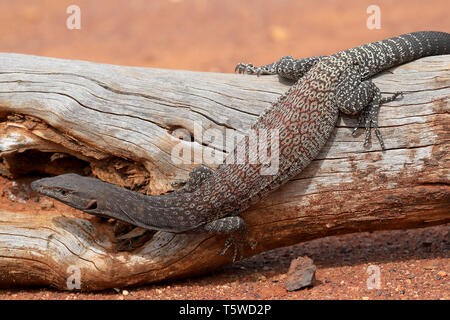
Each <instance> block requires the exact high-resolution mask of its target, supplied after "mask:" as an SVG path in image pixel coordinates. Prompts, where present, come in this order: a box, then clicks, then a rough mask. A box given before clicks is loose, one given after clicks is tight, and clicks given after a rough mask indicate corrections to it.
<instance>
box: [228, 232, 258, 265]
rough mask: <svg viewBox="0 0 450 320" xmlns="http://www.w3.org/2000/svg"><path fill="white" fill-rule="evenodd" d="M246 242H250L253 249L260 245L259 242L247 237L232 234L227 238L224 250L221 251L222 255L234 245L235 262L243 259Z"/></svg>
mask: <svg viewBox="0 0 450 320" xmlns="http://www.w3.org/2000/svg"><path fill="white" fill-rule="evenodd" d="M246 244H248V245H249V246H250V248H251V249H255V248H256V246H257V245H258V242H257V241H256V240H253V239H248V238H246V237H242V236H233V235H230V236H229V237H228V238H227V239H226V240H225V247H224V248H223V249H222V251H220V255H222V256H223V255H224V254H225V253H226V252H227V251H228V249H229V248H230V247H231V246H233V262H237V261H239V260H242V259H243V258H244V246H245V245H246ZM236 258H237V259H236Z"/></svg>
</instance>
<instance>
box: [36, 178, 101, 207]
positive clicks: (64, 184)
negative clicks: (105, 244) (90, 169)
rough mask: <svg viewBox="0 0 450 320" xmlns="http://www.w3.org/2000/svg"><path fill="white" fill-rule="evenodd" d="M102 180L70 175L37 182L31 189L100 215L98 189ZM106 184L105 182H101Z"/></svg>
mask: <svg viewBox="0 0 450 320" xmlns="http://www.w3.org/2000/svg"><path fill="white" fill-rule="evenodd" d="M99 181H100V180H97V179H93V178H88V177H83V176H79V175H77V174H73V173H68V174H62V175H59V176H55V177H50V178H43V179H39V180H35V181H33V182H32V183H31V188H32V189H33V190H34V191H36V192H39V193H40V194H43V195H46V196H49V197H51V198H54V199H56V200H58V201H61V202H63V203H65V204H67V205H69V206H71V207H73V208H76V209H79V210H82V211H85V212H88V213H96V214H99V213H100V212H99V211H100V210H99V208H98V207H99V203H98V201H99V199H98V198H97V197H99V194H98V189H96V188H95V186H96V184H97V183H98V182H99ZM100 183H104V182H100Z"/></svg>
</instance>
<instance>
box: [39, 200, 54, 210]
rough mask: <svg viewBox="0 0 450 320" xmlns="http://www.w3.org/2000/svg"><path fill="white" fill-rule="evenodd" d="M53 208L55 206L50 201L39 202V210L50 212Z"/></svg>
mask: <svg viewBox="0 0 450 320" xmlns="http://www.w3.org/2000/svg"><path fill="white" fill-rule="evenodd" d="M54 206H55V205H54V204H53V201H51V200H47V199H42V201H41V209H44V210H50V209H51V208H53V207H54Z"/></svg>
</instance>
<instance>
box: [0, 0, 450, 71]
mask: <svg viewBox="0 0 450 320" xmlns="http://www.w3.org/2000/svg"><path fill="white" fill-rule="evenodd" d="M71 4H75V5H78V6H79V7H80V9H81V29H80V30H69V29H68V28H67V27H66V20H67V18H68V17H69V14H68V13H66V9H67V7H68V6H69V5H71ZM373 4H375V5H378V6H379V7H380V9H381V29H379V30H369V29H368V28H367V27H366V20H367V18H368V17H369V14H367V13H366V9H367V7H368V6H369V5H373ZM449 11H450V10H449V2H448V1H447V0H428V1H423V0H409V1H406V0H396V1H387V0H386V1H374V0H370V1H367V0H350V1H337V0H322V1H311V0H304V1H301V0H245V1H243V0H227V1H223V0H128V1H123V0H95V1H94V0H91V1H88V0H77V1H74V0H70V1H69V0H59V1H54V0H15V1H11V0H0V51H3V52H16V53H27V54H36V55H43V56H51V57H60V58H67V59H83V60H90V61H96V62H104V63H112V64H121V65H134V66H147V67H159V68H176V69H188V70H202V71H220V72H232V71H233V68H234V66H235V64H236V63H237V62H239V61H244V62H248V61H251V62H252V63H255V64H266V63H269V62H272V61H274V60H277V59H278V58H279V57H281V56H283V55H288V54H291V55H293V56H295V57H304V56H311V55H318V54H329V53H333V52H336V51H339V50H342V49H346V48H349V47H353V46H356V45H359V44H362V43H366V42H371V41H375V40H380V39H382V38H386V37H389V36H393V35H397V34H401V33H406V32H411V31H418V30H440V31H447V32H448V31H450V19H449Z"/></svg>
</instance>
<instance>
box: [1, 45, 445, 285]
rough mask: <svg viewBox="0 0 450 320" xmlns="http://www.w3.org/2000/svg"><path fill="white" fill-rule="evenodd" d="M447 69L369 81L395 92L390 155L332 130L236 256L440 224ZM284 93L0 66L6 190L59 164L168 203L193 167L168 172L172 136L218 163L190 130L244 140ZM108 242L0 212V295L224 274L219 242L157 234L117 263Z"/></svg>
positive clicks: (385, 123) (258, 212) (152, 72)
mask: <svg viewBox="0 0 450 320" xmlns="http://www.w3.org/2000/svg"><path fill="white" fill-rule="evenodd" d="M449 68H450V56H438V57H428V58H424V59H421V60H418V61H415V62H412V63H409V64H407V65H404V66H400V67H397V68H395V69H392V70H390V71H389V72H386V73H384V74H383V75H381V76H379V77H377V78H376V80H375V82H376V84H378V85H379V86H380V88H381V89H382V91H383V93H392V92H394V91H403V92H405V94H404V98H403V99H402V100H398V101H395V102H392V103H389V104H387V105H384V106H383V107H382V109H381V113H380V126H381V132H382V134H383V136H384V139H385V143H386V147H387V150H386V151H385V152H381V151H380V148H379V145H378V144H377V143H373V145H372V147H371V148H370V149H364V148H363V146H362V141H363V135H362V134H361V135H359V136H358V137H357V138H354V137H352V136H351V128H352V127H353V126H354V124H355V123H356V121H355V119H349V118H345V117H344V118H343V119H341V120H340V121H339V126H338V128H337V129H336V130H335V132H334V134H333V136H332V138H331V139H330V141H329V143H328V144H327V145H326V147H325V148H324V150H323V151H322V152H321V153H320V155H319V157H318V159H317V160H315V161H314V162H313V163H312V164H311V165H310V166H309V167H308V168H307V170H305V171H304V172H303V173H302V174H301V175H299V176H298V177H296V178H295V179H293V180H292V181H291V182H289V183H288V184H287V185H285V186H284V187H282V188H281V189H280V190H278V191H276V192H275V193H273V194H272V195H270V196H269V197H268V198H267V199H265V200H263V201H262V202H260V203H259V204H258V205H257V206H255V207H252V208H251V209H250V210H247V211H246V212H245V213H244V214H243V217H244V219H245V220H246V221H247V223H248V225H249V230H250V236H251V237H252V238H253V239H255V240H257V241H258V246H257V248H256V250H254V251H251V250H250V249H248V250H247V251H246V254H247V255H252V254H255V253H258V252H261V251H264V250H269V249H272V248H276V247H280V246H286V245H290V244H294V243H298V242H301V241H306V240H309V239H313V238H318V237H324V236H329V235H335V234H342V233H349V232H358V231H367V230H377V229H395V228H410V227H421V226H428V225H433V224H442V223H447V222H449V221H450V210H449V206H450V185H449V184H450V172H449V170H450V165H449V163H450V156H449V154H450V152H449V151H450V150H449V149H450V142H449V140H450V131H449V122H450V115H449V110H450V108H449V97H450V72H449ZM287 85H288V84H286V83H282V82H280V81H279V79H278V78H277V77H275V76H265V77H260V78H257V77H253V76H244V75H235V74H215V73H200V72H187V71H175V70H158V69H145V68H131V67H123V66H112V65H103V64H95V63H89V62H83V61H67V60H59V59H50V58H43V57H35V56H25V55H17V54H0V118H1V123H0V156H1V157H2V159H3V163H2V164H1V167H0V169H1V172H2V174H3V175H7V176H11V177H14V176H17V175H21V174H25V173H26V172H28V171H29V170H30V169H33V170H41V171H46V172H53V173H59V171H58V170H60V171H64V170H67V168H60V167H59V163H58V162H57V161H58V159H60V158H61V156H60V154H65V155H70V157H69V158H70V159H72V160H73V159H74V158H78V159H81V160H83V161H82V162H80V163H81V165H80V164H79V163H78V164H75V165H73V167H72V169H73V170H74V171H77V170H78V171H80V170H84V168H82V166H87V167H89V168H90V170H92V172H93V173H94V175H96V176H98V177H100V178H102V179H103V180H106V181H109V182H112V183H116V184H119V185H122V186H127V187H131V188H134V189H138V190H140V191H142V192H146V193H149V194H151V193H160V192H164V191H167V190H169V189H171V187H170V182H172V181H174V180H177V179H183V178H185V177H186V176H187V173H188V172H189V171H190V170H191V169H192V168H193V167H195V166H196V165H198V164H190V165H179V164H174V163H173V161H172V160H171V150H172V148H173V147H174V146H176V145H177V144H178V143H180V140H179V139H178V138H177V137H176V135H174V134H173V133H174V131H175V132H176V133H177V134H178V132H179V131H177V129H180V128H184V129H185V130H187V131H188V132H190V133H191V134H193V141H192V142H184V143H187V144H190V145H191V146H193V148H194V149H196V150H197V151H198V150H200V149H201V148H204V149H215V150H216V151H218V152H221V150H223V147H222V146H220V145H214V143H208V141H201V140H200V138H201V136H200V135H198V134H196V133H195V134H194V128H193V123H194V122H195V121H196V122H197V123H201V126H202V127H203V129H208V128H217V129H219V130H221V131H224V130H225V129H226V128H232V129H236V130H238V131H239V132H244V131H246V130H247V129H248V128H249V126H250V124H251V123H252V122H253V121H254V120H255V119H256V117H257V116H258V114H260V113H261V112H262V111H263V109H264V108H265V107H267V106H269V105H270V103H271V102H273V101H274V100H276V99H277V97H278V96H279V95H280V94H281V93H283V92H284V91H285V90H286V89H287ZM374 142H375V141H374ZM225 149H226V147H225ZM30 150H32V151H30ZM38 151H39V152H38ZM227 151H229V150H227ZM42 152H45V153H42ZM58 154H59V155H58ZM50 155H51V157H50ZM46 156H47V157H46ZM55 159H56V160H55ZM30 160H31V161H30ZM47 160H48V161H49V162H50V161H52V162H51V163H47ZM69 169H70V165H69ZM115 241H116V239H115V238H114V235H113V232H112V231H111V225H110V224H107V223H104V222H101V221H100V220H98V219H94V218H92V217H89V216H88V215H86V218H85V219H81V218H79V217H78V218H77V217H70V216H68V215H67V214H66V215H62V214H60V213H49V212H45V213H44V212H42V213H41V214H38V213H36V212H31V210H30V212H10V211H6V210H1V211H0V283H1V284H2V285H32V284H44V285H51V286H54V287H57V288H60V289H68V288H70V287H67V280H68V277H69V276H70V275H72V276H73V275H75V276H76V272H75V271H74V270H79V271H80V274H79V275H80V284H81V289H86V290H95V289H102V288H108V287H120V286H126V285H137V284H143V283H151V282H154V281H160V280H164V279H172V278H179V277H183V276H189V275H194V274H201V273H204V272H206V271H208V270H213V269H216V268H218V267H220V266H223V265H226V264H228V263H230V262H231V255H230V254H227V255H225V256H220V255H218V252H219V251H220V250H221V249H222V247H223V241H224V238H223V237H213V236H210V235H192V234H178V235H174V234H169V233H164V232H157V233H155V234H154V236H153V237H152V238H151V239H150V240H148V241H147V242H146V243H145V244H144V245H142V246H140V247H138V248H137V249H135V250H133V251H128V252H127V251H125V252H124V251H117V247H116V246H115V245H114V242H115ZM77 268H78V269H77ZM74 272H75V273H74ZM70 279H72V278H69V282H70V281H71V280H70Z"/></svg>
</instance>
